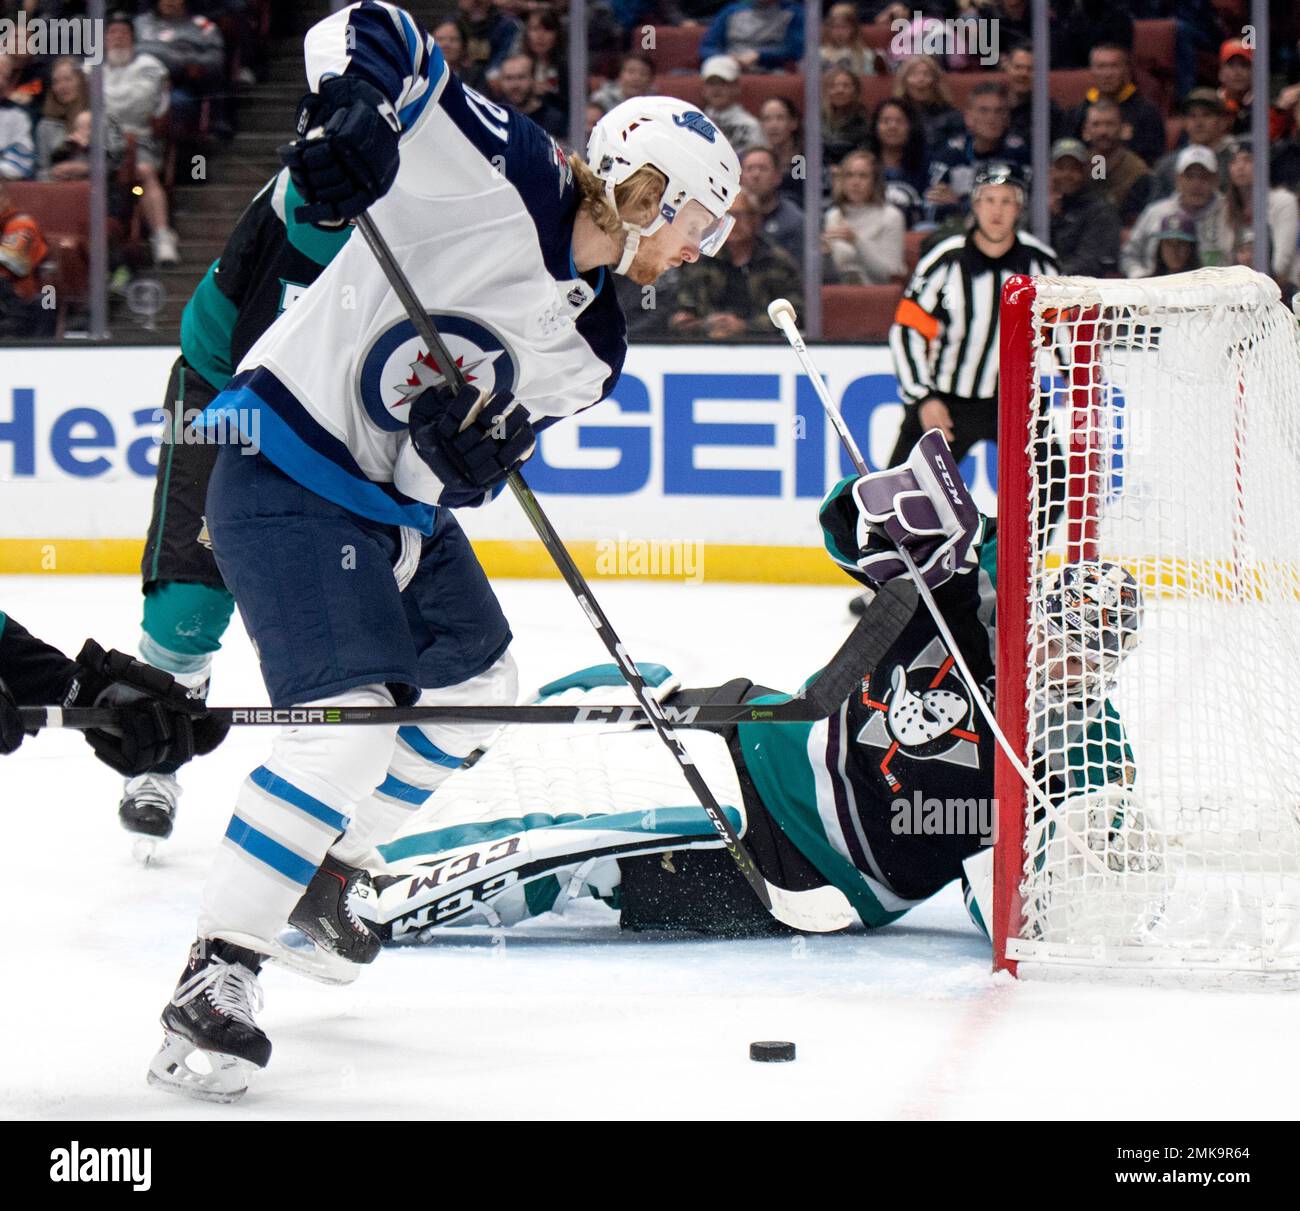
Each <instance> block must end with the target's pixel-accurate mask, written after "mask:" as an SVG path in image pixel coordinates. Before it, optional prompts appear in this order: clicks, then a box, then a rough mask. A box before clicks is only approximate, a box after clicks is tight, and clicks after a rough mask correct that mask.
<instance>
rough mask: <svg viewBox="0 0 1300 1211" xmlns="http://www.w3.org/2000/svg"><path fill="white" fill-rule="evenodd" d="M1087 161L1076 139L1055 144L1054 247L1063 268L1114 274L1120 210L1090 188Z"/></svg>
mask: <svg viewBox="0 0 1300 1211" xmlns="http://www.w3.org/2000/svg"><path fill="white" fill-rule="evenodd" d="M1088 164H1089V161H1088V149H1087V148H1086V147H1084V145H1083V144H1082V143H1080V142H1079V140H1078V139H1058V140H1057V141H1056V142H1055V143H1054V144H1053V145H1052V179H1051V195H1050V196H1051V215H1052V225H1051V236H1052V247H1053V248H1054V249H1055V250H1056V258H1057V263H1058V264H1059V266H1060V269H1061V272H1062V273H1066V274H1080V275H1082V276H1084V277H1092V278H1104V277H1113V276H1114V275H1115V273H1116V272H1117V270H1118V269H1119V245H1120V225H1119V211H1117V210H1116V209H1115V207H1114V206H1113V205H1112V204H1111V202H1110V200H1109V199H1108V198H1107V197H1106V195H1105V194H1104V193H1103V192H1102V191H1101V190H1099V189H1094V188H1093V187H1092V183H1091V182H1090V181H1089V179H1088Z"/></svg>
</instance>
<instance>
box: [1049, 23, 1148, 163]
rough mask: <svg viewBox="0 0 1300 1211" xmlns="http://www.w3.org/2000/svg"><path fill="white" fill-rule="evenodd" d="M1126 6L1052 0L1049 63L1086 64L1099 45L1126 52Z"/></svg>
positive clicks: (1129, 27)
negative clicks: (1053, 0) (1050, 61)
mask: <svg viewBox="0 0 1300 1211" xmlns="http://www.w3.org/2000/svg"><path fill="white" fill-rule="evenodd" d="M1128 7H1129V6H1128V5H1127V4H1124V5H1121V4H1116V3H1115V0H1055V3H1054V4H1053V5H1052V30H1051V33H1052V54H1051V60H1052V66H1053V67H1088V66H1090V65H1091V52H1092V51H1093V50H1095V49H1096V48H1097V47H1098V46H1111V47H1118V48H1119V49H1121V50H1124V51H1125V52H1127V51H1128V49H1129V48H1131V47H1132V45H1133V18H1132V17H1131V16H1129V14H1128V12H1127V11H1126V10H1127V8H1128ZM1103 95H1109V94H1103ZM1147 162H1148V163H1150V161H1149V160H1148V161H1147Z"/></svg>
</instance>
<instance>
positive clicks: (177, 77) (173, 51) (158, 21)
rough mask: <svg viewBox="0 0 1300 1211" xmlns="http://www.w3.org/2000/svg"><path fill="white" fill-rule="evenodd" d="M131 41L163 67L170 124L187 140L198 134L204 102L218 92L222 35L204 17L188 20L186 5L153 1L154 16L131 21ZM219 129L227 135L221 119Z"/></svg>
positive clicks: (168, 0)
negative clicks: (168, 90) (168, 82)
mask: <svg viewBox="0 0 1300 1211" xmlns="http://www.w3.org/2000/svg"><path fill="white" fill-rule="evenodd" d="M135 41H136V45H137V46H138V48H139V50H140V53H141V54H146V55H152V56H153V57H154V58H155V59H157V60H158V61H159V62H160V63H162V65H163V66H164V67H166V69H167V72H168V75H169V76H170V78H171V85H172V93H171V117H172V123H173V124H174V126H176V127H178V128H179V129H180V131H181V132H183V133H184V135H185V136H186V137H190V136H191V135H192V134H193V133H194V132H197V130H198V129H199V113H200V109H201V107H202V104H203V99H204V98H205V97H208V96H211V95H213V94H214V93H219V92H221V91H222V88H223V81H224V77H223V73H224V70H225V62H226V50H225V42H224V40H223V39H222V36H221V31H220V30H219V29H218V28H217V27H216V26H215V25H213V23H212V22H211V21H209V20H208V19H207V18H206V17H191V16H190V15H189V13H188V11H187V10H186V6H185V0H157V3H156V4H155V5H154V10H153V12H151V13H142V14H141V15H140V16H139V17H137V18H136V19H135ZM220 124H221V125H222V126H223V127H224V128H225V129H226V130H227V131H229V130H230V129H231V128H230V126H229V123H228V122H227V121H226V120H225V117H224V115H223V117H222V121H221V123H220ZM214 125H217V123H214Z"/></svg>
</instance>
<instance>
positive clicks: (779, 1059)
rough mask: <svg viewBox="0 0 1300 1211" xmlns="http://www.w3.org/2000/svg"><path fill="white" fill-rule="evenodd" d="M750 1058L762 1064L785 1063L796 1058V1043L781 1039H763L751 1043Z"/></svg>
mask: <svg viewBox="0 0 1300 1211" xmlns="http://www.w3.org/2000/svg"><path fill="white" fill-rule="evenodd" d="M749 1058H750V1059H751V1060H757V1061H758V1062H759V1063H760V1064H785V1063H788V1062H789V1061H790V1060H792V1059H794V1044H793V1043H786V1042H783V1041H781V1040H779V1039H763V1040H760V1041H759V1042H757V1043H750V1045H749Z"/></svg>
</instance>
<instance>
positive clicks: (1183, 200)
mask: <svg viewBox="0 0 1300 1211" xmlns="http://www.w3.org/2000/svg"><path fill="white" fill-rule="evenodd" d="M1175 168H1176V170H1177V175H1176V182H1175V189H1174V194H1173V196H1172V197H1168V198H1160V199H1158V200H1157V201H1155V202H1152V203H1151V204H1150V205H1149V206H1148V207H1147V208H1146V209H1145V210H1144V211H1143V212H1142V214H1141V215H1140V216H1139V217H1138V221H1137V223H1135V224H1134V226H1133V230H1132V232H1131V233H1130V234H1129V238H1128V243H1127V244H1125V245H1124V251H1123V252H1122V253H1121V254H1120V268H1121V269H1122V270H1123V271H1124V276H1125V277H1129V278H1145V277H1150V276H1151V275H1152V274H1153V273H1154V272H1155V263H1156V261H1155V258H1156V249H1155V245H1156V242H1157V233H1158V232H1159V231H1160V224H1161V223H1162V222H1163V221H1164V220H1165V219H1166V218H1167V217H1168V216H1169V215H1171V214H1177V213H1179V212H1180V211H1181V212H1182V213H1183V214H1185V215H1186V216H1187V217H1188V218H1189V219H1191V221H1192V222H1193V224H1195V227H1196V243H1197V247H1198V249H1199V251H1200V255H1201V263H1202V264H1204V265H1227V264H1229V263H1230V262H1231V260H1232V234H1233V233H1232V224H1231V223H1230V222H1229V221H1228V207H1227V203H1226V202H1225V201H1224V199H1223V195H1222V194H1221V193H1220V192H1219V162H1218V160H1217V159H1215V156H1214V153H1213V152H1212V151H1210V149H1209V148H1208V147H1184V148H1183V150H1182V151H1180V152H1179V153H1178V159H1177V161H1176V162H1175Z"/></svg>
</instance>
